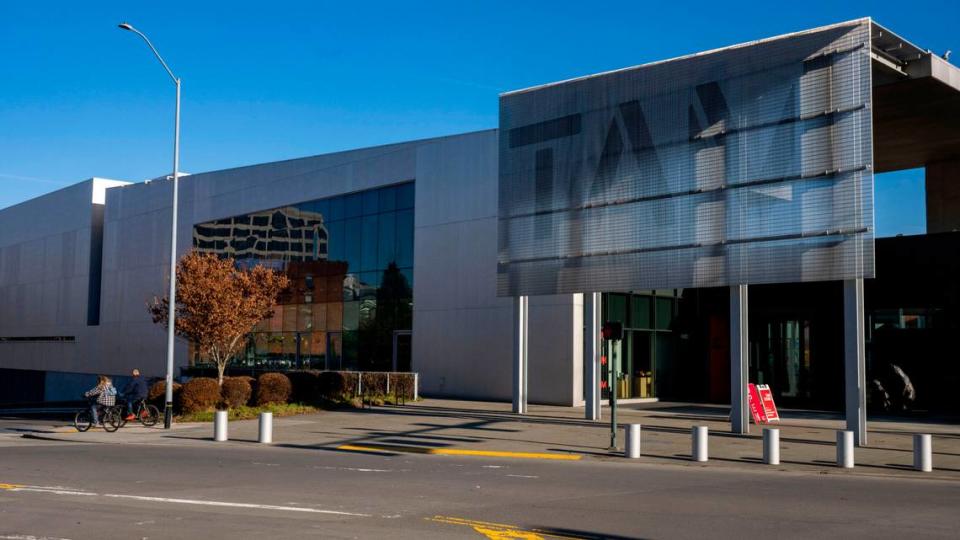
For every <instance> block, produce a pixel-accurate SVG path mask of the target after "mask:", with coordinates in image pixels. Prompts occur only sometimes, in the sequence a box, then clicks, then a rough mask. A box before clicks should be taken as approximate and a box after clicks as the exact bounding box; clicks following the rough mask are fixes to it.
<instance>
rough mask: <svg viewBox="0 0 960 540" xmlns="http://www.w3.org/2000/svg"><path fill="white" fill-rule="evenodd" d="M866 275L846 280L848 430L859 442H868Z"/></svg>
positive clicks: (845, 384) (844, 296) (846, 396)
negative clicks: (864, 313) (865, 326)
mask: <svg viewBox="0 0 960 540" xmlns="http://www.w3.org/2000/svg"><path fill="white" fill-rule="evenodd" d="M863 317H864V315H863V279H862V278H860V279H848V280H845V281H844V282H843V380H844V388H845V392H844V403H845V411H846V418H847V431H852V432H853V442H854V444H856V445H857V446H864V445H866V444H867V362H866V354H865V352H864V351H865V347H866V346H865V344H864V339H865V328H864V321H863Z"/></svg>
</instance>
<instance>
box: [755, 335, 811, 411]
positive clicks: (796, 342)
mask: <svg viewBox="0 0 960 540" xmlns="http://www.w3.org/2000/svg"><path fill="white" fill-rule="evenodd" d="M762 331H763V334H762V338H761V339H760V340H758V341H759V343H758V344H757V345H758V347H757V348H758V350H757V352H758V353H759V355H758V356H759V358H758V359H757V365H756V367H755V369H754V370H753V371H754V373H752V374H751V375H752V376H751V380H753V381H756V382H757V383H758V384H767V385H770V389H771V390H772V391H773V394H774V396H776V397H779V398H783V401H784V402H785V403H787V404H791V402H797V401H800V402H805V401H806V400H808V399H809V398H810V397H811V391H810V388H811V384H810V382H811V381H810V377H811V372H810V360H811V359H810V321H808V320H802V319H779V320H768V321H766V322H765V323H764V325H763V328H762Z"/></svg>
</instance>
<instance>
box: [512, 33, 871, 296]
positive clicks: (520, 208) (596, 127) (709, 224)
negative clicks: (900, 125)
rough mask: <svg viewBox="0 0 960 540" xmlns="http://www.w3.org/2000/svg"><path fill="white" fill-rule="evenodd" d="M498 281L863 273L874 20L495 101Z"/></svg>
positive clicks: (522, 291)
mask: <svg viewBox="0 0 960 540" xmlns="http://www.w3.org/2000/svg"><path fill="white" fill-rule="evenodd" d="M500 128H501V129H500V138H499V145H500V149H499V158H500V165H499V166H500V173H499V176H500V180H499V183H500V187H499V237H498V248H499V255H498V294H499V295H501V296H515V295H527V294H529V295H540V294H556V293H572V292H586V291H616V290H622V291H626V290H639V289H668V288H680V287H709V286H722V285H730V284H744V283H783V282H803V281H819V280H837V279H850V278H859V277H872V276H873V273H874V264H873V171H872V163H873V156H872V128H871V74H870V22H869V20H868V19H863V20H859V21H853V22H849V23H844V24H840V25H835V26H830V27H825V28H820V29H815V30H811V31H807V32H803V33H799V34H792V35H788V36H784V37H780V38H774V39H770V40H764V41H760V42H753V43H748V44H745V45H740V46H736V47H730V48H727V49H721V50H718V51H712V52H708V53H702V54H698V55H693V56H688V57H683V58H679V59H676V60H670V61H665V62H659V63H654V64H648V65H644V66H640V67H636V68H630V69H625V70H620V71H615V72H610V73H605V74H601V75H596V76H591V77H587V78H582V79H575V80H572V81H567V82H562V83H558V84H553V85H547V86H543V87H536V88H532V89H529V90H523V91H519V92H514V93H508V94H504V95H502V96H501V98H500Z"/></svg>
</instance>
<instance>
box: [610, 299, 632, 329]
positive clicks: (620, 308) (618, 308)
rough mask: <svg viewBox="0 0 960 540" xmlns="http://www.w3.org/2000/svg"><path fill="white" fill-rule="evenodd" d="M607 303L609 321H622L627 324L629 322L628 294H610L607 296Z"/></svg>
mask: <svg viewBox="0 0 960 540" xmlns="http://www.w3.org/2000/svg"><path fill="white" fill-rule="evenodd" d="M605 300H606V304H607V318H606V320H607V321H620V322H621V323H624V326H626V322H627V296H626V295H625V294H608V295H607V297H606V298H605Z"/></svg>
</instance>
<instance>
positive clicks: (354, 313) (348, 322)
mask: <svg viewBox="0 0 960 540" xmlns="http://www.w3.org/2000/svg"><path fill="white" fill-rule="evenodd" d="M359 326H360V302H344V303H343V329H344V330H356V329H357V328H358V327H359Z"/></svg>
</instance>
